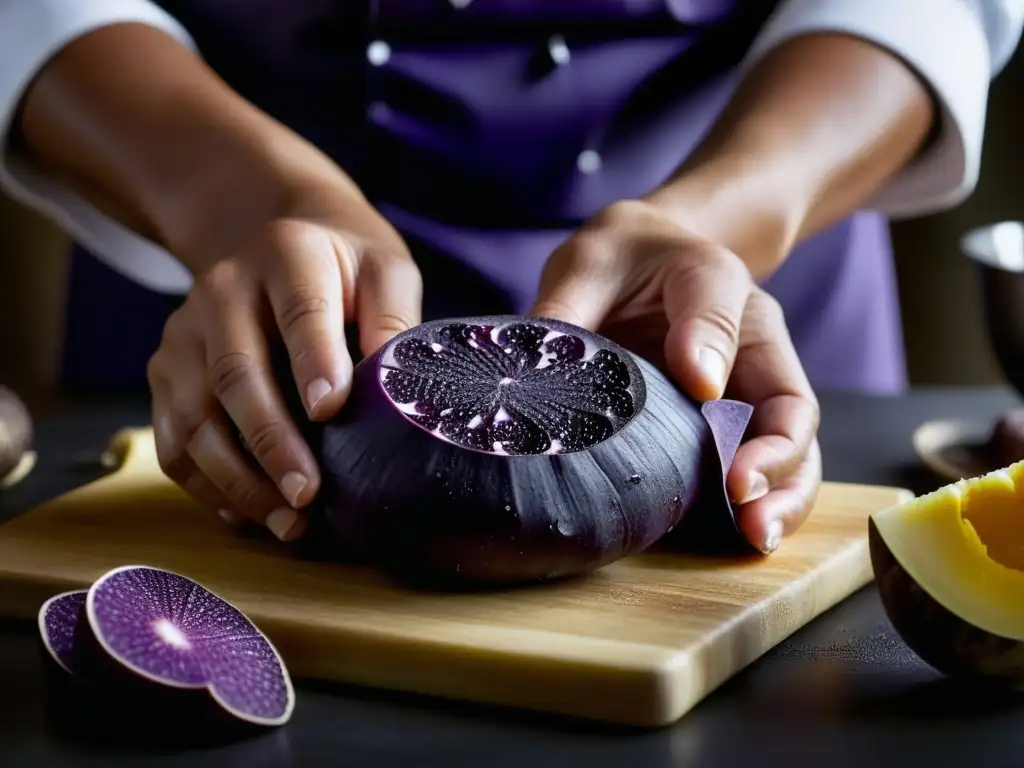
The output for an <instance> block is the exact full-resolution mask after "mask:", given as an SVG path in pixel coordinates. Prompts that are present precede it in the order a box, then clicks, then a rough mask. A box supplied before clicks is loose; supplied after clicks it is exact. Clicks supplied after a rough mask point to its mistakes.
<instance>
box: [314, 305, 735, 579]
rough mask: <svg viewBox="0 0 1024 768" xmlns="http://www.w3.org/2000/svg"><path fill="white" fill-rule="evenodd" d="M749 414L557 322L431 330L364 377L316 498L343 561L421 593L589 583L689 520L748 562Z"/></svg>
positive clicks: (332, 428) (476, 322)
mask: <svg viewBox="0 0 1024 768" xmlns="http://www.w3.org/2000/svg"><path fill="white" fill-rule="evenodd" d="M751 410H752V409H751V408H750V406H748V405H745V404H742V403H736V402H732V401H724V400H723V401H715V402H711V403H706V404H705V405H704V406H703V407H701V406H699V405H698V404H697V403H695V402H694V401H693V400H691V399H689V398H688V397H686V396H685V395H684V394H683V393H682V392H681V391H680V390H679V389H678V388H676V386H675V385H674V384H673V383H672V382H671V381H669V380H668V379H667V378H666V377H665V376H664V375H662V374H661V373H660V372H659V371H657V370H656V369H655V368H654V367H653V366H652V365H651V364H650V363H648V362H647V361H645V360H643V359H640V358H638V357H636V356H634V355H633V354H631V353H630V352H628V351H627V350H625V349H624V348H622V347H621V346H619V345H617V344H615V343H613V342H611V341H609V340H608V339H605V338H603V337H601V336H599V335H597V334H594V333H590V332H588V331H586V330H583V329H581V328H577V327H575V326H572V325H568V324H565V323H561V322H556V321H552V320H541V319H537V318H526V317H517V316H497V317H479V318H468V319H460V320H441V321H434V322H429V323H424V324H423V325H420V326H417V327H416V328H413V329H411V330H409V331H406V332H404V333H402V334H400V335H398V336H396V337H395V338H394V339H393V340H392V341H391V342H389V343H388V344H386V345H385V346H384V347H382V348H381V349H380V350H379V351H378V352H377V353H376V354H375V355H373V356H371V357H368V358H366V359H364V360H363V361H361V362H360V363H359V365H358V366H357V367H356V370H355V375H354V383H353V388H352V394H351V396H350V399H349V402H348V404H347V405H346V407H345V408H343V409H342V412H341V413H340V414H339V416H338V417H337V418H336V419H335V420H333V421H332V422H331V423H329V424H327V425H326V426H325V428H324V431H323V434H322V441H321V451H322V455H321V462H320V463H321V466H322V468H323V485H322V494H321V498H322V500H323V502H324V506H325V510H326V514H327V516H328V518H329V519H330V521H331V523H332V525H333V528H334V530H335V531H336V532H337V535H338V537H339V538H340V542H341V544H342V545H343V546H344V547H345V548H346V549H349V550H351V551H355V552H359V553H361V554H362V555H364V556H366V557H367V558H368V559H369V560H370V561H371V562H376V563H377V564H378V565H380V566H382V567H385V568H388V569H390V570H392V571H394V572H396V573H398V574H400V575H403V576H408V577H412V578H415V579H417V580H419V581H423V580H427V581H430V582H447V581H455V582H458V583H462V584H464V583H466V582H478V583H515V582H526V581H536V580H544V579H552V578H557V577H564V576H570V575H574V574H579V573H583V572H586V571H590V570H593V569H596V568H599V567H601V566H603V565H606V564H608V563H610V562H612V561H614V560H617V559H619V558H621V557H624V556H626V555H629V554H633V553H637V552H640V551H643V550H644V549H646V548H648V547H650V546H651V545H652V544H654V543H655V542H656V541H658V540H659V539H661V538H662V537H663V536H665V534H666V533H668V532H669V531H671V530H672V529H673V528H674V527H675V526H677V525H679V524H680V522H681V521H684V519H686V523H687V524H686V530H687V531H692V532H693V535H694V536H703V537H704V538H705V541H704V542H703V544H706V545H707V546H708V547H715V548H718V547H720V546H722V545H723V544H724V546H725V547H726V548H731V549H736V548H744V547H747V546H749V545H746V542H745V540H744V539H743V538H742V536H741V534H740V533H739V531H738V530H737V528H736V525H735V523H734V521H733V519H732V516H731V512H732V511H731V508H730V507H729V504H728V501H727V500H726V498H725V487H724V472H725V470H726V469H727V467H728V465H729V463H730V462H731V460H732V455H733V454H734V453H735V451H736V448H737V446H738V445H739V441H740V439H741V438H742V435H743V433H744V430H745V429H746V425H747V423H748V421H749V418H750V413H751Z"/></svg>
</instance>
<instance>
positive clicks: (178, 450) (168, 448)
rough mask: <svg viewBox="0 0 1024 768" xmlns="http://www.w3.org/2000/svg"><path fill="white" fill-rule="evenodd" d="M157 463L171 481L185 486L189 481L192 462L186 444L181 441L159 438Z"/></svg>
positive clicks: (157, 442) (157, 441)
mask: <svg viewBox="0 0 1024 768" xmlns="http://www.w3.org/2000/svg"><path fill="white" fill-rule="evenodd" d="M156 461H157V464H158V465H159V466H160V470H161V471H162V472H163V473H164V474H165V475H167V477H169V478H170V479H171V480H173V481H174V482H176V483H178V485H183V484H184V483H185V482H187V481H188V478H189V474H190V473H191V468H192V460H191V459H190V458H189V455H188V452H187V451H186V450H185V443H184V441H182V440H181V439H179V438H177V437H175V438H170V439H168V438H164V439H160V438H159V437H158V438H157V440H156Z"/></svg>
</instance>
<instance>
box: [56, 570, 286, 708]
mask: <svg viewBox="0 0 1024 768" xmlns="http://www.w3.org/2000/svg"><path fill="white" fill-rule="evenodd" d="M39 630H40V635H41V637H42V640H43V644H44V646H45V647H46V649H47V651H48V652H49V654H50V656H51V657H52V658H53V660H54V661H55V662H56V663H57V664H58V665H59V666H60V667H62V668H63V669H64V670H65V671H67V672H68V673H70V674H71V675H72V676H74V677H75V678H78V679H79V680H80V681H82V682H83V683H86V684H88V685H90V686H92V687H94V688H96V689H103V688H107V689H110V690H113V691H114V692H116V693H117V694H118V695H121V696H136V697H140V699H152V701H156V700H158V699H160V700H161V704H162V705H166V703H167V702H168V701H170V700H171V699H175V700H176V703H177V704H178V705H179V706H183V707H189V706H191V707H192V708H193V709H195V708H196V707H197V703H196V700H195V698H196V694H200V695H201V698H202V699H203V700H206V701H209V700H212V701H213V702H214V703H215V704H216V705H217V707H218V708H219V709H220V710H223V711H224V712H226V713H227V714H229V715H231V716H233V717H234V718H237V719H238V720H241V721H244V722H245V723H248V724H252V725H258V726H274V725H281V724H283V723H285V722H287V721H288V720H289V719H290V717H291V715H292V711H293V708H294V705H295V693H294V689H293V687H292V683H291V678H290V677H289V675H288V671H287V669H286V668H285V665H284V662H283V661H282V660H281V658H280V656H279V655H278V653H277V651H276V650H275V649H274V647H273V646H272V645H271V643H270V641H269V640H267V638H266V637H265V636H264V635H263V633H262V632H260V631H259V629H257V628H256V627H255V626H254V625H253V623H252V622H251V621H250V620H249V619H248V618H246V617H245V616H244V615H243V614H242V613H241V612H240V611H239V610H238V609H236V608H235V607H233V606H232V605H230V604H229V603H227V602H226V601H224V600H223V599H221V598H220V597H218V596H217V595H215V594H213V593H212V592H210V591H209V590H207V589H205V588H204V587H202V586H201V585H199V584H197V583H196V582H194V581H192V580H191V579H187V578H185V577H184V576H181V575H179V574H176V573H172V572H170V571H166V570H162V569H159V568H150V567H146V566H123V567H120V568H115V569H114V570H112V571H109V572H108V573H106V574H104V575H103V576H101V577H100V578H99V579H97V581H96V582H95V583H94V584H93V585H92V587H91V588H90V589H89V591H88V592H68V593H65V594H62V595H57V596H55V597H53V598H51V599H50V600H48V601H47V602H46V603H44V604H43V606H42V608H41V609H40V611H39ZM207 693H208V696H207V695H205V694H207ZM149 694H152V696H150V695H149ZM146 703H149V701H147V702H146Z"/></svg>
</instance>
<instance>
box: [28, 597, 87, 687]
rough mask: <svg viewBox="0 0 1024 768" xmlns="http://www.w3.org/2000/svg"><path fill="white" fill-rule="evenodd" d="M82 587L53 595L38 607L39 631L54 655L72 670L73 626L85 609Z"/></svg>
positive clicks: (64, 666)
mask: <svg viewBox="0 0 1024 768" xmlns="http://www.w3.org/2000/svg"><path fill="white" fill-rule="evenodd" d="M87 594H88V593H87V592H86V591H85V590H81V591H77V592H65V593H64V594H60V595H55V596H54V597H52V598H50V599H49V600H47V601H46V603H44V604H43V607H42V608H41V609H40V617H39V631H40V634H41V635H42V640H43V643H44V644H45V645H46V648H47V649H48V650H49V651H50V653H51V654H52V655H53V657H54V659H55V660H56V662H57V663H58V664H60V665H61V666H62V667H63V668H64V669H65V670H67V671H68V672H70V673H72V674H75V673H77V671H78V670H77V669H76V666H75V654H74V650H75V629H76V627H77V626H78V622H79V620H80V619H81V618H82V615H83V611H84V609H85V596H86V595H87Z"/></svg>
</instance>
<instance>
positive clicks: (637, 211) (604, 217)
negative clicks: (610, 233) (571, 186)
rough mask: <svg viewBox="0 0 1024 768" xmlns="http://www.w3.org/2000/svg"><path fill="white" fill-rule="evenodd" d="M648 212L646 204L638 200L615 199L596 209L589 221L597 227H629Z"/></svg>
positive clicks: (647, 214)
mask: <svg viewBox="0 0 1024 768" xmlns="http://www.w3.org/2000/svg"><path fill="white" fill-rule="evenodd" d="M649 213H650V212H649V209H648V207H647V204H646V203H642V202H641V201H639V200H617V201H615V202H614V203H611V204H610V205H607V206H605V207H604V208H602V209H601V210H600V211H598V212H597V214H596V215H595V216H594V217H593V219H591V223H592V224H593V226H594V227H597V228H599V229H605V228H607V229H618V228H620V227H624V226H625V227H631V226H635V225H636V223H637V222H639V221H642V220H643V219H644V218H646V217H647V216H649Z"/></svg>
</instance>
